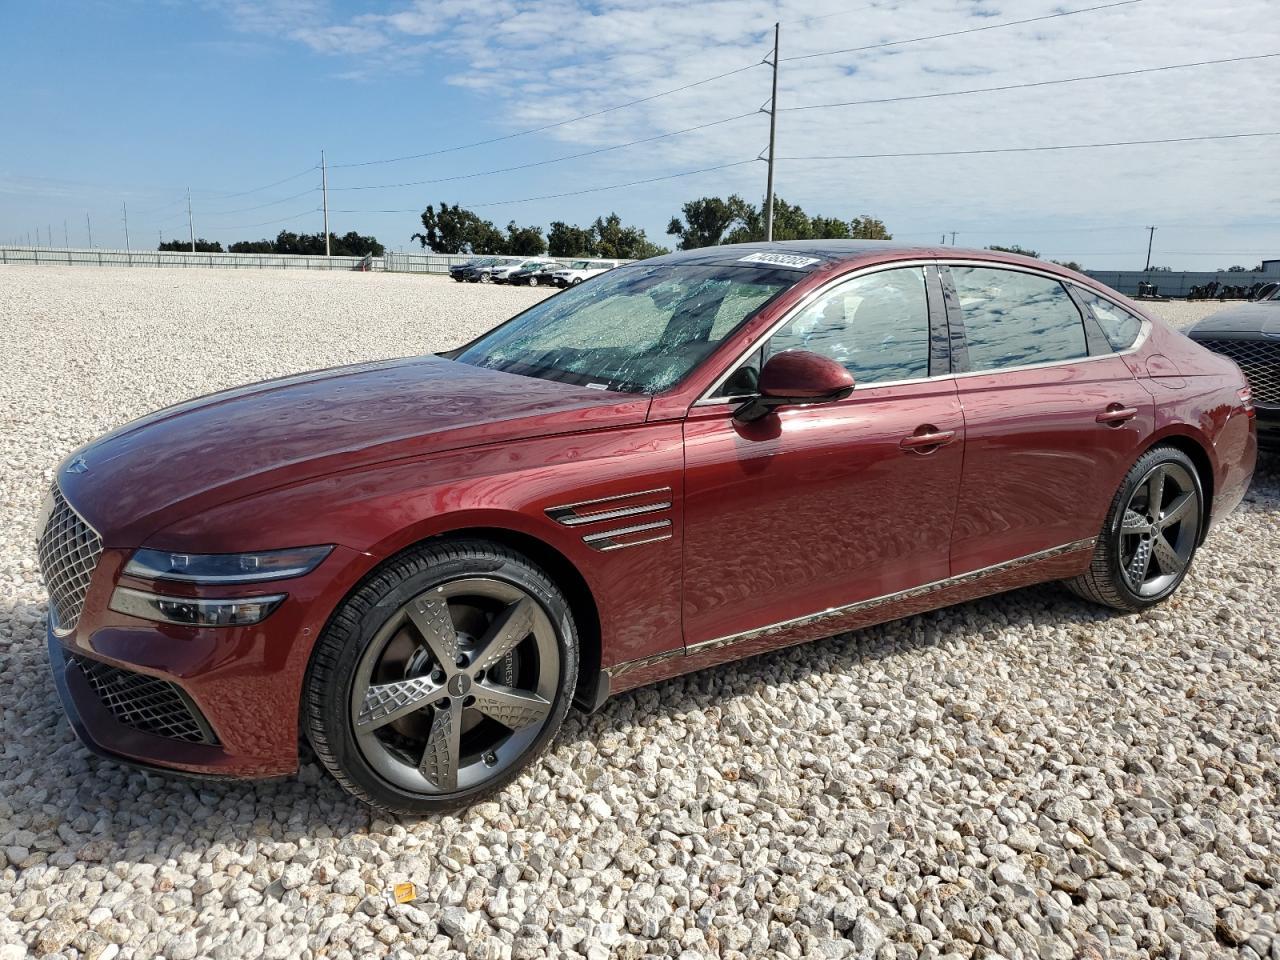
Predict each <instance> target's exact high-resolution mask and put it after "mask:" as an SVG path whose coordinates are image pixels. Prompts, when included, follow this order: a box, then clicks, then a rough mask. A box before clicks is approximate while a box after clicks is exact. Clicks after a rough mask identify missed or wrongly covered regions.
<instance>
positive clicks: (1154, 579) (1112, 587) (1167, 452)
mask: <svg viewBox="0 0 1280 960" xmlns="http://www.w3.org/2000/svg"><path fill="white" fill-rule="evenodd" d="M1204 519H1205V518H1204V490H1203V487H1202V485H1201V482H1200V474H1199V472H1198V471H1197V470H1196V466H1195V464H1194V463H1192V461H1191V458H1190V457H1188V456H1187V455H1186V454H1185V453H1183V452H1182V451H1181V450H1179V449H1177V448H1176V447H1155V448H1153V449H1151V450H1148V451H1147V452H1146V453H1144V454H1143V455H1142V456H1141V457H1139V458H1138V462H1137V463H1135V464H1134V465H1133V466H1132V467H1131V468H1130V469H1129V472H1128V474H1126V476H1125V479H1124V482H1123V483H1122V484H1120V490H1119V491H1118V492H1117V493H1116V496H1115V499H1114V500H1112V502H1111V509H1110V510H1109V511H1108V513H1107V519H1106V522H1105V523H1104V524H1103V527H1102V533H1101V535H1100V536H1099V537H1098V542H1097V545H1096V546H1095V548H1094V553H1093V561H1092V563H1091V564H1090V565H1089V569H1088V570H1087V571H1086V572H1085V573H1084V574H1082V575H1081V576H1079V577H1076V578H1075V579H1074V580H1068V581H1067V586H1068V587H1069V588H1071V590H1073V591H1074V592H1075V593H1077V594H1079V595H1080V596H1081V597H1084V598H1085V599H1086V600H1092V601H1094V602H1095V603H1100V604H1104V605H1105V606H1108V607H1114V608H1115V609H1117V610H1133V611H1137V610H1145V609H1147V608H1148V607H1151V606H1154V605H1155V604H1157V603H1159V602H1160V601H1162V600H1164V599H1166V598H1168V597H1169V596H1170V595H1171V594H1172V593H1173V592H1174V591H1175V590H1176V589H1178V585H1179V584H1180V583H1182V580H1183V578H1184V577H1186V575H1187V571H1188V570H1189V569H1190V567H1191V560H1192V558H1193V557H1194V556H1195V553H1196V548H1197V547H1198V546H1199V543H1200V533H1201V525H1202V524H1203V523H1204Z"/></svg>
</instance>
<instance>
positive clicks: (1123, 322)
mask: <svg viewBox="0 0 1280 960" xmlns="http://www.w3.org/2000/svg"><path fill="white" fill-rule="evenodd" d="M1076 293H1077V294H1078V295H1079V297H1080V300H1081V301H1082V302H1083V303H1084V304H1085V306H1087V307H1088V308H1089V312H1090V313H1092V314H1093V318H1094V319H1095V320H1097V321H1098V326H1100V327H1101V328H1102V332H1103V334H1104V335H1105V336H1106V338H1107V343H1109V344H1111V349H1112V350H1128V349H1129V348H1130V347H1132V346H1133V345H1134V343H1135V342H1136V341H1137V339H1138V334H1139V333H1141V332H1142V318H1141V317H1137V316H1134V315H1133V314H1132V313H1130V312H1129V311H1128V310H1126V309H1124V307H1120V306H1116V304H1114V303H1112V302H1111V301H1110V300H1106V299H1104V298H1102V297H1100V296H1098V295H1097V294H1096V293H1093V292H1091V291H1089V290H1085V289H1082V288H1081V287H1076Z"/></svg>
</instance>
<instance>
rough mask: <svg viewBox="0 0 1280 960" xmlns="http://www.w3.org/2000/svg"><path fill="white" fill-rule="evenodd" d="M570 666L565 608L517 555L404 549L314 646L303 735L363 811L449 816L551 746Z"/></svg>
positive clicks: (570, 632)
mask: <svg viewBox="0 0 1280 960" xmlns="http://www.w3.org/2000/svg"><path fill="white" fill-rule="evenodd" d="M577 662H578V661H577V637H576V633H575V630H574V624H573V618H572V616H571V614H570V612H569V607H568V604H567V603H566V601H565V599H564V597H563V595H562V594H561V593H560V591H559V590H558V589H557V588H556V586H555V584H554V583H552V582H551V580H550V579H549V578H548V577H547V576H546V575H545V574H544V573H542V571H540V570H539V569H538V568H537V567H535V566H534V565H533V564H532V563H530V562H529V561H528V560H526V559H525V558H524V557H522V556H520V555H519V554H517V553H515V552H513V551H511V550H508V549H507V548H505V547H502V546H500V545H498V544H492V543H487V542H484V541H467V542H460V543H452V544H435V545H430V546H423V547H419V548H415V549H413V550H411V551H409V552H407V553H405V554H402V555H401V556H399V557H397V558H395V559H394V560H392V561H390V562H388V563H387V564H386V565H385V566H384V567H383V568H382V569H380V570H379V571H378V572H377V573H375V574H374V575H373V576H371V577H370V578H369V579H368V580H367V581H366V583H365V584H364V585H363V586H361V587H360V589H359V590H357V591H356V593H355V594H354V595H353V596H352V597H351V598H349V599H348V600H347V601H346V603H345V604H344V605H343V607H342V608H341V609H340V610H339V611H338V613H337V614H336V615H335V617H334V619H333V622H332V623H331V624H330V625H329V627H328V628H327V629H326V631H325V633H324V634H323V636H322V637H321V638H320V640H319V641H318V643H317V645H316V650H315V653H314V654H313V657H312V663H311V667H310V669H309V671H308V674H307V680H306V690H305V711H306V728H307V733H308V735H309V737H310V739H311V742H312V745H313V746H314V747H315V751H316V754H317V755H318V756H319V757H320V759H321V760H322V761H323V762H324V764H325V766H326V767H328V768H329V771H330V772H331V773H332V774H333V775H334V777H335V778H337V780H338V782H339V783H341V784H342V786H343V787H344V788H346V789H347V790H348V791H349V792H350V793H352V794H354V795H355V796H357V797H360V798H361V799H363V800H365V801H367V802H368V803H370V804H372V805H374V806H376V807H380V808H382V809H384V810H388V811H391V812H395V813H406V814H420V813H433V812H438V811H444V810H453V809H457V808H459V807H462V806H465V805H467V804H470V803H474V802H475V801H477V800H479V799H481V798H483V797H485V796H488V795H489V794H492V793H494V792H496V791H497V790H500V789H501V788H502V787H503V786H504V785H505V784H507V783H508V782H509V781H510V780H512V779H513V778H514V777H515V776H517V774H518V773H519V772H520V771H521V770H522V769H523V768H524V767H525V766H527V765H528V764H529V763H530V762H531V761H532V760H533V759H534V758H535V757H536V756H538V754H539V753H541V752H542V751H543V750H544V749H545V748H546V746H547V745H548V744H549V743H550V742H551V740H552V739H553V738H554V737H555V734H556V731H557V730H558V729H559V727H560V724H561V723H562V721H563V720H564V716H565V713H566V712H567V711H568V707H569V702H570V700H571V698H572V694H573V689H574V683H575V682H576V680H577Z"/></svg>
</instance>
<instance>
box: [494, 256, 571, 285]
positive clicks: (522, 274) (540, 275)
mask: <svg viewBox="0 0 1280 960" xmlns="http://www.w3.org/2000/svg"><path fill="white" fill-rule="evenodd" d="M560 266H561V265H560V264H559V263H556V262H555V261H551V262H549V263H538V264H534V265H533V266H532V267H526V266H522V267H520V268H519V269H518V270H515V271H514V272H512V273H511V274H509V275H508V276H507V279H506V281H505V282H506V283H510V284H513V285H514V286H517V287H519V286H528V287H536V286H539V285H540V284H548V283H550V282H551V275H552V274H553V273H554V272H555V271H556V270H559V269H560Z"/></svg>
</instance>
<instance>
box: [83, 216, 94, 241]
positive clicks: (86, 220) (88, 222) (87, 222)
mask: <svg viewBox="0 0 1280 960" xmlns="http://www.w3.org/2000/svg"><path fill="white" fill-rule="evenodd" d="M84 225H85V227H86V228H87V229H88V231H89V249H90V250H92V249H93V222H92V221H91V220H90V219H89V215H88V214H87V213H86V214H85V215H84Z"/></svg>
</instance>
